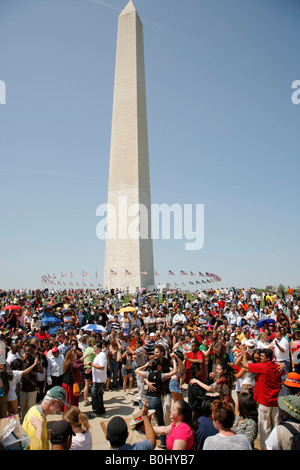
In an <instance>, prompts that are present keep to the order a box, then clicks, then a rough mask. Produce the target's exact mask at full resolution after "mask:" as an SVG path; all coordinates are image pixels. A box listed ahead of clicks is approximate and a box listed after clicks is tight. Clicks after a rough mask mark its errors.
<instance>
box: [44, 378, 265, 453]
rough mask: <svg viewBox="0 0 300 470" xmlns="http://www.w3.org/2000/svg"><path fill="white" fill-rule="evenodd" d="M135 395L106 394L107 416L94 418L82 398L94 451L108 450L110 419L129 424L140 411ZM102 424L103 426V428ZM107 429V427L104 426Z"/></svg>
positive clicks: (56, 418) (117, 392)
mask: <svg viewBox="0 0 300 470" xmlns="http://www.w3.org/2000/svg"><path fill="white" fill-rule="evenodd" d="M132 390H133V392H134V395H129V394H128V395H124V393H123V390H122V389H119V390H112V391H109V392H104V405H105V409H106V413H105V415H103V416H101V417H98V416H96V417H92V415H93V413H92V406H91V405H89V406H83V396H82V395H81V396H80V399H79V408H80V410H81V411H82V412H83V413H85V414H86V415H87V416H88V417H89V422H90V425H91V433H92V436H93V448H92V450H108V449H109V443H108V442H107V440H106V438H105V435H104V432H103V428H102V426H103V424H105V423H107V422H108V421H109V420H110V418H112V417H113V416H122V417H123V418H124V419H125V420H126V421H127V422H129V421H130V419H131V418H132V414H133V413H134V412H135V411H137V410H138V406H137V405H134V404H133V401H134V399H135V397H136V392H137V387H136V386H135V387H133V389H132ZM183 396H184V399H185V400H187V390H184V392H183ZM233 398H234V400H235V402H237V397H236V393H235V391H234V392H233ZM60 419H61V415H60V414H57V415H52V416H51V415H50V416H48V418H47V421H48V428H49V429H51V423H52V422H54V421H59V420H60ZM101 423H102V426H101ZM104 427H105V426H104ZM255 449H257V450H259V449H260V446H259V442H258V439H257V440H256V443H255Z"/></svg>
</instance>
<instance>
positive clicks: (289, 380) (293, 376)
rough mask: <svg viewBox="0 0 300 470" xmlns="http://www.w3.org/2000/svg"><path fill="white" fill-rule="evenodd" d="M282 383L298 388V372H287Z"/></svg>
mask: <svg viewBox="0 0 300 470" xmlns="http://www.w3.org/2000/svg"><path fill="white" fill-rule="evenodd" d="M284 385H286V386H287V387H297V388H300V374H297V373H296V372H289V373H288V375H287V376H286V379H285V381H284Z"/></svg>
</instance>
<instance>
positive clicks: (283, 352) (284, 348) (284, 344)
mask: <svg viewBox="0 0 300 470" xmlns="http://www.w3.org/2000/svg"><path fill="white" fill-rule="evenodd" d="M271 344H272V346H273V351H274V355H275V358H276V361H277V362H283V363H284V365H285V375H283V376H282V383H283V382H284V381H285V378H286V376H287V374H288V372H289V368H290V361H291V359H290V348H289V342H288V340H287V339H286V338H285V337H284V336H282V334H281V331H276V333H275V339H274V340H273V341H272V343H271Z"/></svg>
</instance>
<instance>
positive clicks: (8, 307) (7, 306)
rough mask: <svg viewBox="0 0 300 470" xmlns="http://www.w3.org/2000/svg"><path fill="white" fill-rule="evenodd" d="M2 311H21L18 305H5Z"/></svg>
mask: <svg viewBox="0 0 300 470" xmlns="http://www.w3.org/2000/svg"><path fill="white" fill-rule="evenodd" d="M3 310H22V307H20V306H19V305H5V307H4V308H3Z"/></svg>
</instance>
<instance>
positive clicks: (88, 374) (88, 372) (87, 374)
mask: <svg viewBox="0 0 300 470" xmlns="http://www.w3.org/2000/svg"><path fill="white" fill-rule="evenodd" d="M83 378H84V379H85V380H91V379H92V369H90V370H86V371H84V374H83Z"/></svg>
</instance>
